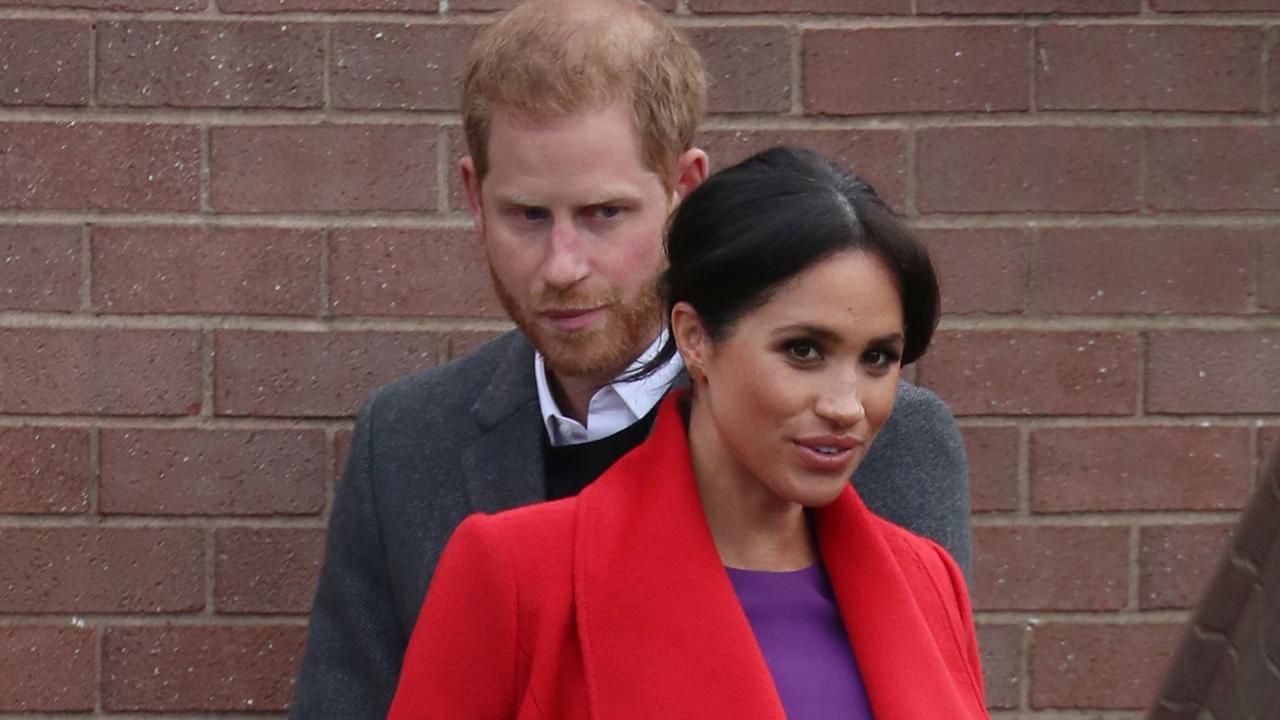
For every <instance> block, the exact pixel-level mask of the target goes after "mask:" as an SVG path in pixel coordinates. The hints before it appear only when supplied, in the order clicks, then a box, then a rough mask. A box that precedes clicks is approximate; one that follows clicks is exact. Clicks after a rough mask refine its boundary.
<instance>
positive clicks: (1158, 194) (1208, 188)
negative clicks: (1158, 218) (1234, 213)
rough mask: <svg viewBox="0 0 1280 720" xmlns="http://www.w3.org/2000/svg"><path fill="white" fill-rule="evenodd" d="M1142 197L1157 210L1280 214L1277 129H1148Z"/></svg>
mask: <svg viewBox="0 0 1280 720" xmlns="http://www.w3.org/2000/svg"><path fill="white" fill-rule="evenodd" d="M1147 133H1148V134H1149V135H1148V137H1149V140H1148V142H1149V146H1150V147H1151V148H1152V150H1153V152H1151V154H1150V161H1149V167H1148V170H1147V174H1148V178H1149V180H1148V189H1147V195H1148V199H1149V201H1150V203H1151V205H1152V207H1154V208H1156V209H1159V210H1172V211H1177V212H1190V211H1197V210H1280V163H1275V162H1259V159H1261V158H1277V157H1280V127H1257V126H1251V125H1242V126H1239V127H1188V128H1150V129H1148V130H1147Z"/></svg>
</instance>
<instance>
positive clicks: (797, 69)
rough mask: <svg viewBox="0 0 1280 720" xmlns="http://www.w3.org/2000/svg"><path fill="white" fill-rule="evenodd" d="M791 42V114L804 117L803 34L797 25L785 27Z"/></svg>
mask: <svg viewBox="0 0 1280 720" xmlns="http://www.w3.org/2000/svg"><path fill="white" fill-rule="evenodd" d="M787 31H788V37H789V38H790V40H791V47H790V50H791V114H792V115H796V116H802V115H804V44H803V43H804V34H803V33H802V32H801V30H800V27H799V26H798V25H788V26H787Z"/></svg>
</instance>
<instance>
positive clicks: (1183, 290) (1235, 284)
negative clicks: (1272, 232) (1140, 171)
mask: <svg viewBox="0 0 1280 720" xmlns="http://www.w3.org/2000/svg"><path fill="white" fill-rule="evenodd" d="M1258 235H1259V233H1257V232H1255V231H1247V230H1231V229H1224V228H1206V229H1199V228H1158V229H1156V228H1103V229H1045V230H1041V231H1040V234H1039V237H1038V238H1037V239H1036V241H1035V242H1033V243H1032V245H1031V273H1030V293H1031V303H1030V310H1031V312H1033V313H1040V314H1047V315H1108V314H1115V315H1121V314H1144V315H1155V314H1169V313H1186V314H1193V315H1202V314H1203V315H1210V314H1222V315H1227V314H1232V313H1243V312H1245V311H1247V310H1248V307H1249V293H1250V285H1251V284H1252V282H1251V277H1250V276H1251V275H1252V267H1253V263H1252V259H1251V256H1252V252H1251V251H1252V247H1253V240H1254V239H1255V237H1256V236H1258Z"/></svg>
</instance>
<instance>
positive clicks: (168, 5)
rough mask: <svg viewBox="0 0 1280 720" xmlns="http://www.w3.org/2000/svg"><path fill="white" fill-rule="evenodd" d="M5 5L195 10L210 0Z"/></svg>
mask: <svg viewBox="0 0 1280 720" xmlns="http://www.w3.org/2000/svg"><path fill="white" fill-rule="evenodd" d="M3 4H4V5H15V6H19V7H40V8H45V7H54V8H62V7H65V8H83V9H86V10H120V11H124V12H140V11H143V10H172V11H174V12H194V11H198V10H204V9H205V8H207V7H208V6H209V2H208V0H3Z"/></svg>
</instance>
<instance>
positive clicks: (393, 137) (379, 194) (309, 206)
mask: <svg viewBox="0 0 1280 720" xmlns="http://www.w3.org/2000/svg"><path fill="white" fill-rule="evenodd" d="M435 145H436V130H435V128H431V127H425V126H417V125H414V126H396V125H341V126H334V125H314V126H274V127H220V128H213V129H212V130H210V167H211V168H212V170H211V172H212V186H211V190H210V192H211V197H212V203H213V207H214V208H215V209H217V210H219V211H221V212H342V211H358V210H417V211H424V210H433V209H435V203H436V201H435V197H436V190H435V184H436V183H435V178H436V150H435Z"/></svg>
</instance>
